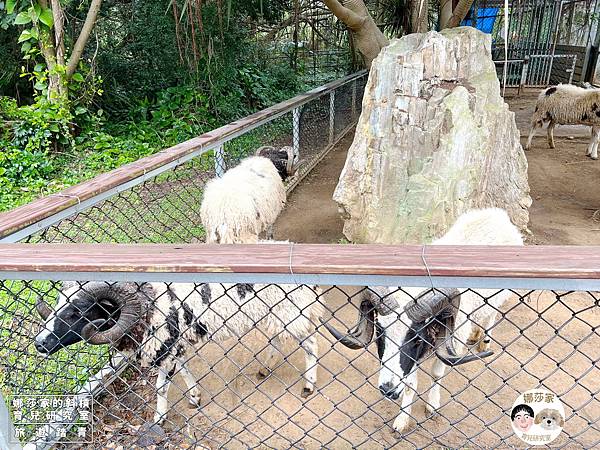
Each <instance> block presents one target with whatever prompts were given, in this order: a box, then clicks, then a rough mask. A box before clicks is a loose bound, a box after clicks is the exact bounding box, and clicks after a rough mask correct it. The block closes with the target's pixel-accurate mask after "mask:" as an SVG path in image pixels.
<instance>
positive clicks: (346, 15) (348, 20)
mask: <svg viewBox="0 0 600 450" xmlns="http://www.w3.org/2000/svg"><path fill="white" fill-rule="evenodd" d="M323 3H325V5H327V8H329V10H330V11H331V12H332V13H333V14H334V15H335V16H336V17H337V18H338V19H340V20H341V21H342V22H344V23H345V24H346V26H347V27H348V28H350V29H351V30H352V31H357V30H358V28H360V26H361V24H362V22H363V20H364V18H363V17H361V16H359V15H358V14H356V13H355V12H354V11H351V10H350V9H348V8H346V7H345V6H343V5H342V4H341V3H340V2H338V0H323Z"/></svg>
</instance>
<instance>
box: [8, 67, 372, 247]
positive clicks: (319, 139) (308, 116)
mask: <svg viewBox="0 0 600 450" xmlns="http://www.w3.org/2000/svg"><path fill="white" fill-rule="evenodd" d="M366 78H367V73H366V72H365V71H363V72H359V73H357V74H354V75H351V76H348V77H346V78H344V79H341V80H338V81H335V82H332V83H329V84H328V85H325V86H322V87H320V88H317V89H315V90H313V91H311V92H308V93H306V94H302V95H300V96H298V97H295V98H293V99H290V100H288V101H286V102H283V103H281V104H279V105H275V106H274V107H271V108H268V109H267V110H264V111H261V112H259V113H257V114H254V115H252V116H249V117H246V118H244V119H242V120H240V121H238V122H235V123H233V124H229V125H227V126H225V127H222V128H220V129H218V130H214V131H212V132H209V133H207V134H205V135H202V136H199V137H198V138H195V139H192V140H191V141H188V142H185V143H183V144H180V145H178V146H175V147H173V148H170V149H166V150H164V151H162V152H160V153H159V154H157V155H154V156H151V157H149V158H145V159H142V160H140V161H137V162H135V163H133V164H130V165H127V166H124V167H122V168H119V169H117V170H115V171H113V172H110V173H107V174H103V175H101V176H100V177H98V178H96V179H94V180H91V181H89V182H86V183H83V184H81V185H78V186H76V187H74V188H71V189H67V190H65V191H63V192H61V193H59V194H55V195H51V196H49V197H47V198H45V199H42V200H40V201H37V202H33V203H32V204H29V205H26V206H25V207H23V208H18V209H16V210H14V211H11V212H8V213H4V214H1V215H0V223H1V224H2V225H0V228H2V230H0V242H18V241H26V242H29V243H36V242H90V243H91V242H118V243H133V242H136V243H158V242H162V243H165V242H169V243H193V242H203V241H204V230H203V228H202V223H201V221H200V214H199V210H200V201H201V199H202V194H203V188H204V185H205V183H206V182H207V181H208V180H210V179H211V178H213V177H215V176H219V175H222V174H223V173H224V172H225V171H226V170H228V169H230V168H232V167H234V166H235V165H237V163H239V161H240V160H241V159H242V158H244V157H246V156H248V155H252V154H254V152H255V151H256V150H257V148H259V147H261V146H265V145H270V146H275V147H279V148H281V147H283V146H286V145H294V148H295V150H296V152H297V154H298V156H299V158H300V159H301V160H304V162H305V164H304V166H303V167H302V168H301V170H300V172H299V173H298V174H297V175H296V176H295V177H293V178H292V179H291V180H290V181H289V183H288V188H289V189H293V187H295V185H296V184H297V183H298V182H299V180H300V179H302V177H304V176H305V175H306V174H307V173H308V172H309V171H310V170H311V169H312V167H313V166H314V165H315V164H316V163H317V162H318V161H319V160H320V159H321V158H322V157H323V156H324V155H325V154H326V153H327V152H328V151H329V150H330V149H331V148H332V147H333V146H334V145H335V144H336V142H337V141H338V140H339V139H341V138H342V137H343V136H344V135H345V134H346V133H347V132H348V131H349V129H350V128H351V127H352V126H353V124H354V123H356V121H357V120H358V116H359V115H360V111H361V99H362V93H363V91H364V86H365V84H366ZM333 98H335V101H333V102H332V100H331V99H333ZM294 116H296V117H297V119H296V120H294ZM327 124H331V125H327ZM294 136H295V137H296V139H294ZM31 222H34V223H33V224H32V223H31Z"/></svg>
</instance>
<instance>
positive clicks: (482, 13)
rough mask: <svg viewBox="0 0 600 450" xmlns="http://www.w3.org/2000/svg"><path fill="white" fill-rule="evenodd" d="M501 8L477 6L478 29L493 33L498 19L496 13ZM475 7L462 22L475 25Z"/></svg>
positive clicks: (462, 23)
mask: <svg viewBox="0 0 600 450" xmlns="http://www.w3.org/2000/svg"><path fill="white" fill-rule="evenodd" d="M499 10H500V8H477V26H476V27H475V28H477V29H478V30H481V31H483V32H484V33H488V34H491V33H492V29H493V28H494V22H495V21H496V15H497V14H498V11H499ZM472 17H473V9H472V8H471V10H470V11H469V14H467V17H466V18H465V20H463V21H462V22H461V23H460V24H461V25H467V26H470V27H472V26H473V19H472Z"/></svg>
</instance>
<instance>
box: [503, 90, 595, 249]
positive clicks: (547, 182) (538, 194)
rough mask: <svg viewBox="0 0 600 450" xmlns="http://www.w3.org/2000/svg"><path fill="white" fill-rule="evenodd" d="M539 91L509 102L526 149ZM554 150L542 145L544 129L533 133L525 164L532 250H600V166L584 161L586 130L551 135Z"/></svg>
mask: <svg viewBox="0 0 600 450" xmlns="http://www.w3.org/2000/svg"><path fill="white" fill-rule="evenodd" d="M538 93H539V91H538V90H527V91H525V93H524V94H522V95H521V96H519V97H516V96H515V97H512V98H508V99H507V100H508V104H509V105H510V108H511V110H512V111H513V112H514V113H515V119H516V121H517V126H518V127H519V130H520V131H521V143H522V144H523V145H525V143H526V142H527V136H528V134H529V124H530V119H531V115H532V113H533V109H534V106H535V98H536V97H537V95H538ZM554 136H555V144H556V148H555V149H551V148H549V146H548V143H547V140H546V129H545V128H544V129H543V130H539V129H538V130H537V134H536V136H535V137H534V139H533V144H532V149H531V150H530V151H528V152H526V156H527V161H528V162H529V186H530V188H531V198H532V199H533V204H532V206H531V208H530V210H529V213H530V227H529V228H530V230H531V231H532V233H533V235H532V236H530V237H529V239H528V240H529V242H530V243H531V244H554V245H599V244H600V217H598V216H599V215H600V212H599V213H598V214H596V216H594V213H595V212H596V211H598V210H600V194H599V192H598V180H600V160H597V161H593V160H592V159H590V158H588V157H587V156H585V152H586V150H587V143H588V141H589V138H590V128H589V127H585V126H572V125H561V126H557V127H556V128H555V129H554Z"/></svg>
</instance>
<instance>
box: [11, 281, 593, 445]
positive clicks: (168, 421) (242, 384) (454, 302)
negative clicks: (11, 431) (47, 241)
mask: <svg viewBox="0 0 600 450" xmlns="http://www.w3.org/2000/svg"><path fill="white" fill-rule="evenodd" d="M50 275H51V274H45V275H44V276H48V278H50ZM63 276H64V275H63ZM155 277H158V276H155ZM193 277H194V274H190V275H189V278H190V279H191V278H193ZM262 277H263V278H264V279H265V280H268V279H269V277H271V278H274V277H273V276H272V275H268V274H263V275H262ZM293 277H294V276H292V275H290V276H288V277H287V279H286V280H285V281H291V280H292V279H293ZM37 278H40V275H38V276H37ZM94 278H96V279H99V278H101V274H96V276H95V277H94ZM131 278H136V275H135V274H134V275H132V276H131ZM248 278H249V279H248V280H244V281H248V282H238V283H224V282H212V283H208V282H205V281H202V282H191V281H189V280H188V281H185V282H156V283H143V282H126V283H125V282H118V283H112V282H111V283H108V282H104V281H90V282H66V281H56V280H54V281H50V280H36V281H25V280H22V281H19V282H15V281H9V280H5V281H3V282H2V288H3V289H2V297H3V298H4V299H10V300H9V302H8V303H7V304H9V305H10V308H11V314H10V316H8V315H6V314H4V315H3V321H2V335H1V336H2V342H1V345H0V348H2V351H1V352H2V355H1V356H0V358H1V360H2V361H3V371H2V393H3V394H4V396H5V398H6V400H7V402H8V404H9V407H10V409H11V411H12V414H13V420H14V421H15V427H16V432H17V433H18V435H19V436H20V438H21V440H23V441H37V443H38V444H40V443H42V442H43V441H44V439H46V438H45V433H49V434H52V433H55V436H54V437H55V438H56V435H60V434H59V433H60V430H61V429H68V430H69V431H68V432H66V431H65V432H63V434H66V436H65V437H62V438H59V439H58V440H59V441H60V442H62V444H61V445H62V446H64V447H66V448H98V447H99V446H101V447H103V448H120V447H123V448H134V447H138V446H143V445H158V446H163V447H164V448H202V447H206V448H217V447H224V448H248V447H256V446H263V447H266V448H288V447H294V448H322V447H327V448H345V447H352V448H357V447H368V448H389V447H391V446H393V445H400V446H405V447H407V448H410V447H419V448H423V447H426V446H428V445H431V444H432V443H435V444H437V445H441V446H446V447H452V448H456V447H463V446H477V447H485V448H495V447H504V446H506V445H508V446H520V445H523V443H522V441H520V440H519V439H518V438H517V437H516V436H515V433H514V431H513V429H512V427H511V417H510V415H511V414H510V413H511V410H512V408H513V402H514V401H515V399H516V398H517V397H518V396H519V394H522V393H523V392H524V391H527V390H529V389H534V388H544V389H546V390H548V391H550V392H552V393H553V394H555V395H556V396H557V397H558V398H560V401H561V402H562V404H563V406H564V427H563V429H562V432H561V433H560V435H559V437H558V438H557V439H556V440H555V441H553V442H552V448H574V447H581V448H593V447H596V446H597V445H599V444H600V413H599V411H600V368H599V367H598V358H599V354H598V352H597V348H598V346H599V345H600V332H599V330H600V328H599V327H600V308H599V306H600V300H599V299H600V296H599V295H598V293H597V292H595V291H572V290H564V291H563V290H553V289H551V290H513V289H491V288H485V289H481V288H476V287H473V288H468V287H463V288H460V289H458V290H454V289H447V288H439V289H437V290H435V291H432V290H431V289H428V288H427V287H421V288H409V287H406V286H404V287H398V286H395V285H394V286H386V284H387V283H381V280H380V284H379V285H378V286H371V287H365V286H350V285H347V284H344V285H342V284H339V285H316V284H308V283H307V284H295V283H290V284H286V283H284V282H278V283H277V284H275V283H269V282H262V283H258V282H251V281H253V280H252V279H251V278H252V277H248ZM366 279H367V280H368V279H369V277H366ZM461 281H462V285H463V286H464V285H467V286H468V285H469V284H471V285H473V286H476V285H477V283H478V282H477V280H476V279H463V280H461ZM510 283H511V280H510V279H507V280H505V284H510ZM424 286H427V284H424ZM567 287H568V286H567ZM432 292H433V294H432ZM38 294H40V295H41V296H42V299H43V300H44V301H45V302H47V304H48V308H46V307H45V306H44V303H39V304H38V307H37V310H38V312H39V313H40V314H41V316H42V317H39V315H38V314H36V311H35V309H36V307H35V306H34V303H35V301H36V300H34V299H35V298H36V297H37V295H38ZM432 298H434V300H435V301H437V302H438V303H436V305H438V306H437V307H436V308H437V309H436V308H434V309H435V310H436V313H435V314H433V315H427V314H425V315H423V313H422V311H421V310H420V309H419V308H418V307H415V305H421V306H422V305H423V304H431V303H428V302H430V301H431V299H432ZM415 299H417V300H415ZM5 303H6V302H5ZM434 303H435V302H434ZM132 305H134V306H132ZM119 314H120V315H119ZM132 314H133V315H134V316H135V320H134V321H132V322H131V321H130V322H128V321H127V320H129V319H128V318H130V316H131V315H132ZM43 317H45V318H43ZM122 317H124V319H121V318H122ZM82 318H83V319H82ZM360 318H362V319H360ZM88 324H92V325H88ZM327 326H333V327H334V328H335V329H337V330H340V333H341V335H342V336H341V337H340V336H337V337H336V336H334V335H333V334H331V332H330V331H329V330H328V329H327ZM97 330H98V331H97ZM348 330H349V331H348ZM109 341H110V342H112V344H111V345H106V344H102V345H97V344H99V343H103V342H109ZM448 342H453V346H454V347H448V346H447V343H448ZM63 346H64V348H63ZM109 347H110V348H111V350H110V353H109ZM349 347H354V348H349ZM489 350H491V351H493V352H494V353H493V354H489V353H488V351H489ZM48 353H51V355H49V356H48V355H47V354H48ZM109 355H112V357H113V358H116V357H117V355H125V357H126V358H127V360H128V362H129V365H128V367H127V369H126V370H124V371H123V372H121V373H120V374H118V375H115V374H114V373H112V378H107V379H106V380H103V381H101V382H100V383H99V386H97V389H96V391H97V392H99V394H98V395H96V396H94V397H93V398H92V397H86V396H89V394H90V392H89V391H87V390H86V389H88V388H84V389H83V390H81V389H80V388H81V386H83V385H84V383H85V381H86V380H87V379H88V378H89V377H90V376H92V375H94V374H95V373H96V372H97V371H98V370H99V369H100V367H101V366H102V365H103V363H104V362H106V361H109ZM455 355H458V356H456V357H455ZM443 361H445V363H444V362H443ZM463 362H464V364H463ZM448 364H450V365H448ZM112 365H113V366H119V364H117V363H115V362H114V361H113V362H112ZM109 381H112V382H111V383H110V384H109ZM36 394H37V395H42V397H41V398H49V397H50V394H55V395H57V396H58V398H70V397H69V396H70V395H76V394H78V395H79V397H76V398H78V399H81V398H92V400H91V402H92V403H93V411H92V408H83V409H82V408H80V407H77V406H75V407H74V411H75V412H76V414H75V415H76V418H77V420H79V423H78V424H76V425H75V426H74V427H71V428H68V427H66V426H64V425H60V424H54V425H51V423H52V421H50V420H47V418H46V417H44V418H42V419H40V420H38V421H37V423H36V424H33V425H31V424H30V423H31V421H29V422H28V420H29V419H30V418H31V413H32V411H39V412H40V414H42V413H44V412H46V410H52V411H57V410H58V411H59V412H60V411H62V409H64V408H65V407H66V406H64V405H63V406H62V407H58V408H52V407H51V405H46V410H45V409H44V408H43V407H41V406H40V405H39V401H38V403H37V404H36V405H33V406H30V408H29V409H27V407H26V406H23V403H22V402H27V401H29V399H30V398H32V397H33V396H34V395H36ZM19 399H21V403H19ZM77 404H78V403H77ZM81 411H83V412H84V417H86V418H87V419H89V420H88V421H87V422H86V423H85V424H84V421H83V419H82V416H81V414H80V413H81ZM91 424H93V425H94V427H93V430H92V427H91ZM83 428H85V432H81V431H80V430H81V429H83ZM78 432H79V433H80V435H79V436H78V435H77V433H78ZM543 432H544V430H543V429H542V428H541V426H540V427H538V429H533V430H532V431H531V434H532V435H535V434H537V435H542V434H543ZM70 441H72V442H77V444H75V443H69V442H70ZM86 443H89V444H86ZM161 448H162V447H161Z"/></svg>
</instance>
